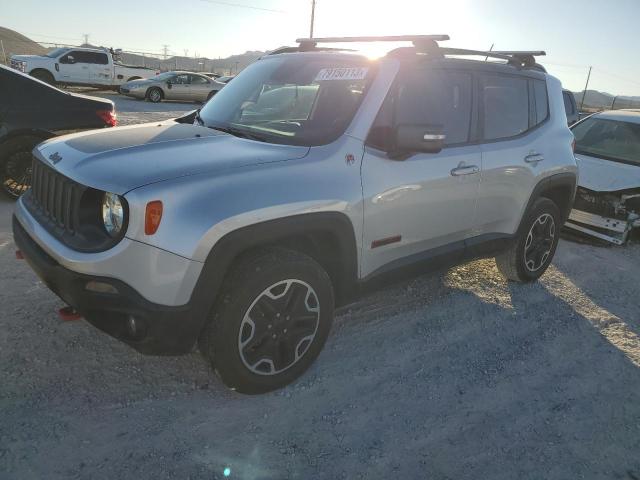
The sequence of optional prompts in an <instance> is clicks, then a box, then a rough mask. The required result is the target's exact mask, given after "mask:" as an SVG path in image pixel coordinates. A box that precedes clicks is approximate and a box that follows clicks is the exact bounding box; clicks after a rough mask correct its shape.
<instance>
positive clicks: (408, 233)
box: [361, 66, 481, 277]
mask: <svg viewBox="0 0 640 480" xmlns="http://www.w3.org/2000/svg"><path fill="white" fill-rule="evenodd" d="M472 105H473V102H472V76H471V74H469V73H466V72H461V71H446V70H434V69H428V68H425V67H415V66H413V67H411V68H410V69H409V70H406V71H404V72H400V73H399V77H398V78H397V79H396V83H395V85H394V86H393V87H392V88H391V91H390V93H389V95H388V97H387V99H386V100H385V102H384V104H383V107H382V109H381V111H380V113H379V114H378V118H377V119H376V121H375V123H374V125H373V127H372V129H371V132H370V134H369V139H368V140H367V146H366V148H365V153H364V158H363V161H362V187H363V193H364V234H363V255H362V258H363V264H362V271H361V276H362V277H367V276H368V275H370V274H372V273H374V272H375V273H380V272H382V271H384V270H386V269H389V268H393V267H394V266H401V265H402V263H403V261H404V262H406V261H408V262H411V263H413V261H415V260H418V259H419V258H420V257H424V256H425V255H429V254H430V253H433V252H438V253H446V252H447V251H449V250H450V251H451V253H452V254H459V255H462V253H463V252H464V240H465V239H466V238H468V237H469V236H470V235H471V234H472V232H473V228H474V224H475V210H476V201H477V195H478V187H479V181H480V165H481V152H480V147H479V146H477V145H473V144H471V142H472V140H473V137H472V136H471V134H470V132H472V131H473V130H474V128H475V127H474V125H475V122H474V121H473V120H472V118H473V116H472V109H473V108H472ZM399 124H409V125H426V126H434V125H438V126H439V127H441V128H442V129H443V131H444V133H445V135H446V140H445V148H444V149H443V150H442V151H440V152H439V153H414V154H408V155H406V156H405V157H404V158H402V159H399V160H394V159H391V158H390V156H389V154H388V152H390V151H391V150H392V149H393V142H394V140H393V136H394V133H393V132H394V130H395V127H396V126H397V125H399Z"/></svg>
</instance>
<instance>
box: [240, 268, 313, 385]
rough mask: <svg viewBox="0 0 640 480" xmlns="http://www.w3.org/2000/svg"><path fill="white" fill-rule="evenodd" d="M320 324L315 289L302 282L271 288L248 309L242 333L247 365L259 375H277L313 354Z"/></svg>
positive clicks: (290, 280)
mask: <svg viewBox="0 0 640 480" xmlns="http://www.w3.org/2000/svg"><path fill="white" fill-rule="evenodd" d="M319 323H320V304H319V301H318V296H317V294H316V292H315V291H314V289H313V288H312V287H311V286H310V285H309V284H308V283H306V282H304V281H302V280H295V279H288V280H283V281H280V282H278V283H275V284H273V285H271V286H270V287H268V288H266V289H265V290H263V291H262V293H260V295H258V297H257V298H256V299H254V301H253V302H252V303H251V306H250V307H249V308H248V309H247V311H246V313H245V315H244V317H243V319H242V323H241V324H240V331H239V333H238V350H239V353H240V358H241V359H242V362H243V363H244V365H245V366H246V367H247V368H248V369H249V370H250V371H251V372H252V373H255V374H258V375H276V374H278V373H281V372H283V371H285V370H287V369H288V368H290V367H292V366H293V365H295V364H296V363H297V362H298V361H299V360H300V359H301V358H302V357H303V356H304V354H305V353H306V352H307V351H308V350H309V347H310V346H311V344H312V343H313V339H314V337H315V335H316V332H317V330H318V325H319Z"/></svg>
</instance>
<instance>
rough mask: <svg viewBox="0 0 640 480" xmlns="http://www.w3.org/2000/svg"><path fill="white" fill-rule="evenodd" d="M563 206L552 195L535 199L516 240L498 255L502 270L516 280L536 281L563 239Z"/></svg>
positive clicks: (499, 265)
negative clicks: (561, 235)
mask: <svg viewBox="0 0 640 480" xmlns="http://www.w3.org/2000/svg"><path fill="white" fill-rule="evenodd" d="M560 219H561V215H560V210H559V209H558V207H557V205H556V204H555V203H553V201H551V200H549V199H548V198H544V197H541V198H538V199H537V200H535V202H534V203H533V205H532V206H531V208H530V209H529V211H528V212H527V213H526V214H525V218H524V220H523V222H522V224H521V225H520V228H519V229H518V234H517V238H516V241H515V242H514V244H513V245H512V246H511V247H510V248H509V249H508V250H506V251H505V252H503V253H502V254H500V255H498V256H497V257H496V265H497V266H498V270H500V273H502V275H503V276H504V277H505V278H506V279H507V280H511V281H513V282H521V283H525V282H533V281H535V280H537V279H538V278H540V277H541V276H542V275H543V274H544V272H545V271H546V270H547V268H549V265H550V264H551V261H552V260H553V256H554V254H555V253H556V248H557V247H558V240H559V239H560V227H561V226H562V223H561V220H560Z"/></svg>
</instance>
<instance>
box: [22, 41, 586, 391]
mask: <svg viewBox="0 0 640 480" xmlns="http://www.w3.org/2000/svg"><path fill="white" fill-rule="evenodd" d="M446 38H448V37H433V36H431V37H429V36H427V37H408V39H410V40H413V41H414V44H415V45H416V46H415V47H407V48H401V49H396V50H393V51H391V52H389V54H387V55H386V56H385V57H383V58H381V59H379V60H371V59H369V58H367V57H366V56H365V55H358V54H354V53H351V52H344V51H335V50H332V51H326V50H324V49H322V48H319V47H316V46H315V45H316V44H317V43H319V42H322V41H323V40H322V39H317V38H316V39H313V40H312V41H310V40H303V41H301V47H300V48H299V49H298V48H293V47H292V48H291V49H289V53H276V54H270V55H265V56H264V57H262V58H261V59H260V60H258V61H256V62H255V63H253V64H252V65H250V66H249V67H247V68H246V69H245V70H244V71H243V72H242V73H240V74H239V75H238V77H237V78H236V79H235V80H234V81H233V82H231V83H230V84H229V85H228V86H227V87H226V88H224V89H223V90H222V91H221V92H220V93H219V94H218V95H216V96H215V97H214V98H213V99H212V100H211V101H210V102H208V103H207V104H206V105H205V106H204V107H203V108H202V109H201V110H200V111H196V112H193V113H191V114H189V115H186V116H185V117H183V118H180V119H178V120H175V121H166V122H162V123H160V124H158V123H155V122H154V123H153V124H147V125H140V126H135V127H128V128H127V129H116V130H114V131H111V132H94V133H88V134H81V135H75V136H71V137H66V138H64V139H60V140H59V141H53V142H48V143H46V144H44V145H41V146H40V147H38V148H37V149H36V150H35V151H34V156H35V161H34V165H35V178H36V182H35V184H34V187H33V188H32V189H31V190H30V191H29V192H27V193H26V194H25V195H23V196H22V197H21V198H20V200H19V202H18V205H17V208H16V213H15V219H14V222H13V230H14V237H15V242H16V244H17V245H18V247H19V248H20V250H21V251H22V254H23V255H24V256H25V257H26V258H27V259H28V260H29V263H30V264H31V265H32V266H33V268H34V269H35V271H36V272H37V273H38V274H39V275H40V277H41V278H42V279H43V281H44V282H45V283H46V284H47V285H48V286H49V287H50V288H51V289H52V290H53V291H54V292H56V293H57V294H58V295H59V296H60V297H61V298H62V299H63V300H64V302H66V303H67V304H68V305H70V306H71V307H73V309H74V311H75V312H78V315H82V316H83V317H84V318H85V319H86V320H87V321H89V322H90V323H91V324H93V325H95V326H96V327H98V328H99V329H101V330H103V331H104V332H106V333H108V334H110V335H112V336H114V337H116V338H118V339H120V340H122V341H123V342H126V343H127V344H129V345H130V346H132V347H133V348H135V349H137V350H138V351H140V352H144V353H155V354H182V353H187V352H190V351H192V349H193V347H194V345H195V344H196V343H197V344H198V346H199V349H200V351H201V352H202V353H203V354H204V355H205V356H206V357H207V358H208V359H209V360H210V361H211V362H212V364H214V365H215V371H216V372H217V373H218V375H219V376H220V377H221V379H222V381H223V382H224V383H225V384H226V385H228V386H229V387H231V388H233V389H235V390H237V391H240V392H244V393H259V392H265V391H269V390H272V389H275V388H279V387H282V386H283V385H286V384H288V383H289V382H291V381H293V380H294V379H295V378H297V377H298V376H299V375H301V374H302V373H303V372H304V371H305V370H306V369H307V368H308V367H309V366H310V365H311V363H312V362H313V361H314V359H315V358H316V357H317V356H318V354H319V353H320V351H321V349H322V347H323V344H324V342H325V340H326V338H327V335H328V333H329V329H330V327H331V323H332V320H333V311H334V307H335V305H344V304H346V303H348V302H350V301H352V300H353V299H354V298H355V297H356V296H357V295H358V294H359V293H360V292H362V291H366V290H367V289H369V288H373V287H374V286H380V285H381V284H384V283H386V282H388V281H391V280H395V279H397V278H399V277H401V276H403V275H411V274H416V273H420V272H424V271H426V270H429V269H432V268H438V267H442V266H443V265H448V264H455V263H458V262H462V261H467V260H468V259H470V258H474V257H479V256H481V257H484V256H494V255H497V258H496V261H497V265H498V268H499V270H500V272H502V274H503V275H504V276H505V277H506V278H507V279H509V280H513V281H517V282H532V281H535V280H536V279H538V278H539V277H540V276H541V275H542V274H543V273H544V272H545V270H546V269H547V267H548V266H549V264H550V262H551V260H552V258H553V255H554V252H555V250H556V246H557V244H558V236H559V228H560V226H561V225H562V224H563V223H564V222H565V220H566V218H567V216H568V214H569V211H570V210H571V205H572V201H573V196H574V192H575V186H576V173H577V166H576V163H575V159H574V156H573V151H572V142H573V135H572V134H571V132H570V131H569V128H568V127H567V122H566V116H565V113H564V103H563V99H562V86H561V84H560V81H559V80H557V79H556V78H554V77H552V76H550V75H547V74H546V73H544V71H542V67H540V66H539V65H538V64H537V63H535V60H533V58H534V55H535V54H538V53H540V52H533V53H532V52H525V53H522V52H511V53H509V54H507V53H505V52H500V53H497V52H482V57H480V58H481V59H484V58H485V56H487V55H488V56H491V57H495V58H497V59H502V60H507V62H506V63H505V62H501V63H498V62H485V61H474V60H466V59H461V58H453V57H450V56H449V55H455V56H456V57H459V56H461V55H469V56H473V55H478V52H477V51H466V50H460V49H447V48H442V47H439V46H438V45H437V44H436V43H435V40H436V39H438V40H442V39H446ZM349 40H353V39H345V41H349ZM377 40H387V39H386V38H382V39H380V38H377ZM388 40H390V41H391V40H397V37H390V38H389V39H388ZM332 41H336V39H332ZM311 42H313V43H311ZM296 88H297V89H298V94H297V95H296V94H295V91H296ZM282 89H286V90H282ZM291 90H293V94H291V93H292V92H291ZM283 92H285V93H283ZM263 97H269V101H264V100H263ZM273 112H277V114H275V115H272V113H273ZM286 112H289V113H288V114H287V113H286ZM53 155H56V156H57V161H56V162H52V161H51V160H50V158H51V157H52V156H53ZM50 185H51V186H50ZM69 191H73V192H75V194H74V197H73V201H72V203H71V205H70V208H69V209H68V210H65V211H64V212H60V211H59V210H57V209H55V208H53V206H54V205H55V203H54V202H53V201H52V200H51V199H52V198H58V196H63V197H65V196H66V195H68V193H67V192H69ZM65 198H66V197H65ZM56 225H57V227H56ZM70 232H73V234H71V233H70Z"/></svg>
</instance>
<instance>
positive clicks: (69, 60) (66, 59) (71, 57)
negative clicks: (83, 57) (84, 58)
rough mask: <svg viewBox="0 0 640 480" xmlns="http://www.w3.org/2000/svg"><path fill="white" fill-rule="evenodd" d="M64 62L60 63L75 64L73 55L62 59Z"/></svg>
mask: <svg viewBox="0 0 640 480" xmlns="http://www.w3.org/2000/svg"><path fill="white" fill-rule="evenodd" d="M63 60H64V62H62V61H61V62H60V63H69V64H73V63H76V59H75V58H74V56H73V55H67V56H66V57H65V58H64V59H63Z"/></svg>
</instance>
